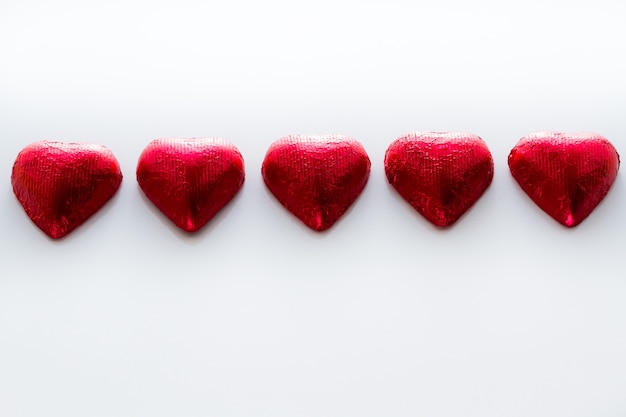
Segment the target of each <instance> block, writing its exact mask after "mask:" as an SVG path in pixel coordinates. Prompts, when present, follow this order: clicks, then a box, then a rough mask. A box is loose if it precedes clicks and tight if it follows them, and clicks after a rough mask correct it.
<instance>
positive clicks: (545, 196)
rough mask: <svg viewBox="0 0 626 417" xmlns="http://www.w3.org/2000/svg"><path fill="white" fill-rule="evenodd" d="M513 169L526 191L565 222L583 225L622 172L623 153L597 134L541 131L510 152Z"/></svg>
mask: <svg viewBox="0 0 626 417" xmlns="http://www.w3.org/2000/svg"><path fill="white" fill-rule="evenodd" d="M509 168H510V169H511V174H512V175H513V178H515V179H516V180H517V182H518V183H519V185H520V186H521V187H522V189H523V190H524V192H526V194H528V196H529V197H530V198H531V199H532V200H533V201H534V202H535V203H536V204H537V205H538V206H539V207H540V208H541V209H542V210H543V211H545V212H546V213H548V214H549V215H550V216H552V217H553V218H554V219H555V220H556V221H558V222H559V223H561V224H563V225H565V226H569V227H572V226H576V225H578V224H580V222H582V221H583V220H584V219H585V218H586V217H587V216H589V214H591V212H592V211H593V210H594V209H595V208H596V206H597V205H598V204H599V203H600V201H602V199H603V198H604V197H605V196H606V194H607V193H608V192H609V189H610V188H611V185H613V182H614V181H615V178H616V177H617V171H618V169H619V155H618V154H617V151H616V150H615V148H614V147H613V145H612V144H611V142H609V141H608V139H606V138H605V137H603V136H600V135H598V134H596V133H571V134H567V133H557V132H538V133H533V134H530V135H528V136H525V137H523V138H522V139H520V141H519V142H517V145H515V147H514V148H513V149H512V150H511V153H510V154H509Z"/></svg>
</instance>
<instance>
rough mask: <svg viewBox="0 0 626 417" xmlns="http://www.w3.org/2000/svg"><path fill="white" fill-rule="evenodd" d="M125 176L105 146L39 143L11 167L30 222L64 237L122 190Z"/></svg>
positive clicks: (56, 235) (19, 198) (25, 152)
mask: <svg viewBox="0 0 626 417" xmlns="http://www.w3.org/2000/svg"><path fill="white" fill-rule="evenodd" d="M121 182H122V172H121V170H120V166H119V163H118V162H117V160H116V159H115V156H114V155H113V153H112V152H111V151H110V150H109V149H107V148H105V147H104V146H100V145H94V144H82V143H62V142H49V141H41V142H36V143H33V144H31V145H29V146H27V147H26V148H24V149H23V150H22V151H21V152H20V153H19V154H18V156H17V159H16V160H15V163H14V165H13V172H12V175H11V183H12V185H13V192H14V193H15V196H16V197H17V199H18V201H19V202H20V204H21V205H22V207H24V210H25V211H26V214H27V215H28V217H30V219H31V220H32V221H33V222H34V223H35V224H36V225H37V226H38V227H39V228H40V229H41V230H43V231H44V232H45V233H46V234H47V235H48V236H50V237H52V238H54V239H57V238H61V237H63V236H65V235H67V234H68V233H70V232H71V231H72V230H74V229H76V228H77V227H78V226H80V225H81V224H83V223H84V222H85V221H86V220H87V219H88V218H89V217H90V216H92V215H93V214H94V213H95V212H97V211H98V210H99V209H100V208H101V207H102V206H103V205H104V204H105V203H106V202H107V201H108V200H109V199H110V198H111V197H113V195H114V194H115V192H116V191H117V190H118V188H119V186H120V184H121Z"/></svg>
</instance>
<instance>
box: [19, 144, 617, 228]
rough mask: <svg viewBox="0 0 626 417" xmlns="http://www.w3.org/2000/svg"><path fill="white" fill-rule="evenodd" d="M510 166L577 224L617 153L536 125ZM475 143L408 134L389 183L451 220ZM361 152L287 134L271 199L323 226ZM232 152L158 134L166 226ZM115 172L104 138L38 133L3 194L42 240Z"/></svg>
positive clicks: (149, 192) (224, 173)
mask: <svg viewBox="0 0 626 417" xmlns="http://www.w3.org/2000/svg"><path fill="white" fill-rule="evenodd" d="M508 162H509V167H510V170H511V173H512V175H513V177H514V178H515V179H516V180H517V182H518V183H519V185H520V186H521V188H522V189H523V190H524V191H525V192H526V193H527V194H528V195H529V197H530V198H531V199H532V200H533V201H534V202H535V203H536V204H537V205H538V206H539V207H540V208H541V209H543V210H544V211H545V212H546V213H548V214H549V215H550V216H552V217H553V218H554V219H555V220H557V221H558V222H560V223H561V224H563V225H565V226H569V227H571V226H576V225H577V224H579V223H580V222H582V221H583V220H584V219H585V218H586V217H587V216H588V215H589V214H590V213H591V212H592V211H593V210H594V208H595V207H596V206H597V205H598V204H599V203H600V201H601V200H602V199H603V198H604V197H605V196H606V194H607V193H608V191H609V189H610V188H611V185H612V184H613V182H614V181H615V178H616V176H617V172H618V169H619V155H618V154H617V151H616V150H615V148H614V147H613V145H612V144H611V142H609V141H608V140H607V139H606V138H604V137H602V136H600V135H597V134H593V133H575V134H564V133H555V132H539V133H533V134H531V135H528V136H525V137H524V138H522V139H521V140H520V141H519V142H518V143H517V145H515V147H514V148H513V149H512V150H511V153H510V155H509V161H508ZM493 170H494V164H493V158H492V156H491V153H490V152H489V149H488V147H487V145H486V144H485V142H484V141H483V140H482V139H481V138H480V137H478V136H476V135H472V134H467V133H440V132H413V133H409V134H407V135H404V136H402V137H400V138H398V139H397V140H396V141H394V142H393V143H392V144H391V145H390V146H389V148H388V149H387V152H386V154H385V173H386V176H387V179H388V180H389V183H390V184H391V185H392V186H393V187H394V188H395V189H396V190H397V191H398V193H399V194H400V195H401V196H402V197H403V198H404V199H405V200H406V201H408V203H409V204H411V206H413V207H414V208H415V209H416V210H417V211H418V212H419V213H420V214H422V215H423V216H424V217H425V218H426V219H428V220H429V221H430V222H432V223H433V224H435V225H437V226H441V227H446V226H450V225H451V224H453V223H454V222H456V221H457V220H458V219H459V218H460V217H461V216H462V215H463V213H465V212H466V211H467V210H468V209H469V208H470V207H471V206H472V205H473V204H474V203H475V202H476V201H477V200H478V199H479V198H480V197H481V195H482V194H483V193H484V191H485V190H486V189H487V187H489V185H490V184H491V181H492V179H493ZM369 172H370V160H369V157H368V156H367V153H366V152H365V149H364V148H363V146H362V145H361V144H360V143H359V142H357V141H356V140H354V139H352V138H350V137H346V136H341V135H326V136H298V135H296V136H287V137H284V138H282V139H279V140H278V141H276V142H274V143H273V144H272V145H271V146H270V148H269V149H268V151H267V154H266V156H265V159H264V161H263V166H262V175H263V179H264V181H265V184H266V185H267V187H268V189H269V190H270V191H271V192H272V194H274V196H275V197H276V198H277V199H278V200H279V201H280V203H281V204H282V205H283V206H284V207H285V208H286V209H287V210H289V211H290V212H291V213H293V214H294V215H295V216H296V217H298V218H299V219H300V220H301V221H302V222H303V223H305V224H306V225H307V226H309V227H310V228H312V229H314V230H316V231H322V230H325V229H328V228H329V227H331V226H332V225H333V224H334V223H335V222H336V221H337V220H338V219H339V218H340V217H341V216H342V215H343V214H344V213H345V212H346V210H347V209H348V207H349V206H350V205H351V204H352V203H354V201H355V200H356V199H357V197H358V196H359V195H360V193H361V191H362V190H363V188H364V187H365V185H366V183H367V180H368V177H369ZM244 177H245V172H244V163H243V158H242V156H241V153H240V152H239V150H238V149H237V148H236V147H235V146H234V145H233V144H231V143H230V142H228V141H226V140H224V139H219V138H193V139H188V138H185V139H157V140H155V141H152V142H151V143H150V144H149V145H148V146H147V147H146V148H145V149H144V151H143V152H142V154H141V156H140V158H139V162H138V165H137V181H138V183H139V186H140V187H141V189H142V190H143V192H144V193H145V195H146V196H147V198H148V199H149V200H150V201H152V203H154V205H155V206H156V207H158V209H159V210H160V211H161V212H162V213H163V214H164V215H165V216H167V217H168V218H169V219H170V220H171V221H172V222H173V223H174V224H175V225H176V226H178V227H180V228H181V229H183V230H185V231H187V232H195V231H197V230H199V229H200V228H202V227H203V226H205V225H206V224H207V223H208V222H209V220H211V218H213V216H214V215H215V214H216V213H217V212H218V211H219V210H221V209H222V208H223V207H224V206H225V205H226V204H227V203H228V202H229V201H230V200H231V199H232V198H233V197H234V196H235V194H237V192H238V191H239V190H240V188H241V186H242V185H243V182H244ZM121 181H122V172H121V170H120V166H119V163H118V162H117V159H116V158H115V156H114V155H113V153H112V152H111V151H110V150H109V149H107V148H106V147H104V146H101V145H94V144H77V143H62V142H47V141H42V142H37V143H33V144H31V145H29V146H27V147H26V148H24V149H23V150H22V151H21V152H20V153H19V155H18V156H17V159H16V161H15V164H14V165H13V172H12V176H11V182H12V185H13V191H14V193H15V196H16V197H17V199H18V201H19V202H20V204H21V205H22V207H23V208H24V210H25V212H26V214H27V215H28V216H29V217H30V219H31V220H32V221H33V223H35V224H36V225H37V226H38V227H39V228H40V229H41V230H43V231H44V232H45V233H46V234H47V235H48V236H50V237H52V238H55V239H56V238H60V237H63V236H65V235H67V234H68V233H70V232H71V231H72V230H74V229H75V228H76V227H78V226H80V225H81V224H83V223H84V222H85V221H86V220H87V219H88V218H89V217H90V216H91V215H93V214H94V213H95V212H96V211H98V210H99V209H100V208H101V207H102V206H103V205H104V204H105V203H106V202H107V201H108V200H109V199H110V198H111V197H112V196H113V195H114V194H115V193H116V191H117V189H118V188H119V186H120V184H121Z"/></svg>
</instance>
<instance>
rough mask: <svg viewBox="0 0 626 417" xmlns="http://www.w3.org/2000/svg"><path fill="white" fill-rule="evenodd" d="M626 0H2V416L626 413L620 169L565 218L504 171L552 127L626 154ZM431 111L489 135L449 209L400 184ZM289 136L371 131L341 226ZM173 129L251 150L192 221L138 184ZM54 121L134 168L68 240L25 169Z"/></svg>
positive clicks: (624, 208) (452, 124)
mask: <svg viewBox="0 0 626 417" xmlns="http://www.w3.org/2000/svg"><path fill="white" fill-rule="evenodd" d="M548 3H549V4H548ZM625 18H626V13H625V10H624V7H623V6H622V5H621V2H619V1H604V2H602V1H594V2H575V1H574V2H572V1H567V2H566V1H563V2H547V1H543V2H540V1H537V2H532V1H531V2H528V1H526V2H518V3H515V2H494V3H490V2H485V1H483V2H479V1H474V2H461V1H458V2H455V1H451V0H450V1H438V2H434V1H433V2H407V3H402V2H389V1H386V2H382V1H381V2H373V1H370V2H345V1H343V2H342V1H334V2H328V3H326V2H320V1H316V2H308V3H298V2H288V3H287V2H286V3H281V2H277V1H264V2H252V1H250V2H243V1H241V2H239V1H228V2H227V1H224V2H197V3H194V2H184V1H183V2H176V3H175V4H174V2H172V3H159V2H155V1H151V2H143V3H142V2H137V1H119V2H117V1H107V2H101V4H98V5H96V4H95V3H93V4H90V3H89V2H75V3H68V2H63V1H61V2H60V1H46V2H44V1H40V2H39V1H21V0H20V1H17V0H2V1H1V3H0V172H1V173H3V174H2V178H3V180H2V181H0V196H1V197H2V198H0V210H1V214H2V215H1V216H0V230H1V231H2V232H1V233H0V254H1V255H0V256H1V258H0V270H1V271H2V274H1V277H0V415H2V416H10V417H13V416H77V417H78V416H80V417H84V416H150V417H157V416H183V417H184V416H251V417H252V416H254V417H260V416H272V417H277V416H285V417H287V416H288V417H297V416H358V417H366V416H398V417H399V416H416V415H424V416H477V417H478V416H479V417H489V416H494V417H495V416H498V417H501V416H533V417H539V416H550V417H554V416H568V417H573V416H581V417H582V416H595V417H604V416H624V415H626V273H625V267H626V264H625V262H624V258H625V256H626V247H625V245H624V241H625V240H624V237H625V236H626V222H624V213H626V183H625V181H624V178H623V177H624V176H623V173H622V174H620V175H619V176H618V179H617V181H616V182H615V184H614V186H613V189H612V190H611V192H610V193H609V195H608V196H607V198H606V199H605V200H604V201H603V202H602V204H601V205H600V206H599V207H598V208H597V209H596V210H595V212H593V213H592V215H591V216H590V217H589V218H588V219H587V220H586V221H585V222H583V223H582V224H581V225H580V226H579V227H577V228H575V229H567V228H565V227H562V226H561V225H559V224H557V223H556V222H555V221H554V220H552V219H551V218H550V217H549V216H547V215H546V214H545V213H543V212H542V211H540V210H539V209H538V208H537V207H536V206H535V205H534V204H533V203H532V202H531V201H530V199H529V198H528V197H527V196H526V195H525V194H523V192H522V191H521V190H520V189H519V187H518V186H517V184H516V183H515V182H514V180H513V179H512V178H511V176H510V174H509V171H508V167H507V164H506V159H507V155H508V152H509V151H510V149H511V148H512V147H513V146H514V145H515V143H516V142H517V140H518V139H519V138H520V137H522V136H524V135H526V134H528V133H530V132H533V131H537V130H556V131H570V132H571V131H595V132H597V133H600V134H602V135H604V136H606V137H608V138H609V139H610V140H612V141H613V143H614V145H615V146H616V148H617V149H618V151H621V152H623V153H624V154H626V121H625V117H624V111H625V109H626V82H625V79H626V61H625V56H626V55H625V50H626V49H625V48H626V25H625V24H624V20H625ZM412 130H444V131H468V132H472V133H475V134H478V135H479V136H481V137H482V138H483V139H484V140H485V141H486V142H487V144H488V145H489V147H490V148H491V151H492V153H493V156H494V159H495V168H496V170H495V178H494V181H493V184H492V186H491V188H490V189H489V190H488V191H487V192H486V193H485V195H484V196H483V198H482V199H481V200H480V201H479V202H478V203H477V204H476V205H475V206H474V207H473V208H472V209H471V210H470V211H469V212H468V213H466V215H465V216H464V217H462V218H461V220H460V221H459V222H458V223H457V224H456V225H455V226H454V227H452V228H450V229H447V230H439V229H436V228H435V227H433V226H431V225H430V224H429V223H428V222H427V221H425V220H424V219H423V218H421V217H420V216H419V214H417V213H416V212H415V211H414V210H413V209H412V208H411V207H410V206H409V205H408V204H407V203H406V202H404V201H403V200H402V199H401V198H400V197H399V196H398V195H396V193H395V192H394V191H393V189H392V188H391V187H390V186H389V185H388V184H387V182H386V179H385V177H384V173H383V157H384V152H385V149H386V147H387V146H388V144H389V143H391V141H393V140H394V139H395V138H397V137H398V136H400V135H402V134H404V133H407V132H409V131H412ZM292 133H302V134H326V133H339V134H346V135H350V136H353V137H355V138H357V139H358V140H360V141H361V142H362V143H363V145H364V147H365V148H366V149H367V151H368V153H369V155H370V158H371V160H372V173H371V177H370V181H369V184H368V186H367V187H366V189H365V190H364V192H363V194H362V195H361V197H360V198H359V200H357V202H356V203H355V205H354V206H353V207H352V208H351V210H349V212H348V213H347V214H346V215H345V216H344V217H343V218H342V219H341V220H340V221H339V222H338V223H337V224H335V226H334V227H333V228H332V229H331V230H330V231H328V232H327V233H323V234H319V233H315V232H312V231H310V230H308V229H307V228H306V227H305V226H303V225H302V224H300V223H299V221H298V220H296V219H295V218H294V217H293V216H291V215H290V214H288V213H287V212H286V211H285V210H284V209H283V208H282V207H281V206H280V205H279V204H278V203H277V202H276V201H275V199H274V198H273V197H272V196H271V194H269V192H268V191H267V190H266V189H265V187H264V185H263V182H262V179H261V175H260V166H261V163H262V160H263V157H264V154H265V151H266V149H267V147H268V146H269V145H270V143H271V142H273V141H274V140H276V139H278V138H280V137H282V136H285V135H288V134H292ZM177 136H222V137H225V138H227V139H229V140H231V141H232V142H233V143H235V144H236V145H237V146H238V147H239V149H240V150H241V152H242V154H243V155H244V158H245V162H246V174H247V177H246V183H245V185H244V187H243V189H242V190H241V192H240V194H239V195H238V196H237V197H236V198H235V199H234V200H233V202H232V204H230V205H229V206H228V207H227V208H226V209H224V210H223V211H222V212H221V213H220V214H219V215H218V216H217V217H216V218H214V219H213V220H212V222H211V223H210V224H209V225H208V226H207V227H206V228H205V229H203V230H202V231H201V232H199V233H197V234H196V235H193V236H190V235H186V234H184V233H183V232H181V231H179V230H177V229H176V228H175V227H174V226H173V225H172V224H170V223H169V222H168V221H167V220H166V219H165V218H164V217H163V216H162V215H161V214H160V213H159V212H158V211H156V210H155V209H154V208H153V207H152V206H151V204H150V203H149V202H148V201H147V200H146V199H145V198H144V197H143V196H142V194H141V193H140V191H139V189H138V187H137V184H136V181H135V177H134V170H135V166H136V162H137V157H138V156H139V154H140V152H141V150H142V149H143V147H144V146H146V145H147V144H148V142H149V141H151V140H152V139H155V138H158V137H177ZM41 139H49V140H61V141H82V142H92V143H99V144H103V145H105V146H107V147H109V148H110V149H111V150H112V151H113V152H114V153H115V155H116V156H117V157H118V159H119V161H120V163H121V166H122V170H123V172H124V175H125V178H124V182H123V184H122V187H121V189H120V191H119V193H118V194H117V196H116V197H115V198H114V199H113V200H112V201H111V202H110V204H108V205H107V206H106V207H104V208H103V209H102V210H101V211H100V212H99V213H98V214H97V215H95V216H94V217H93V218H91V219H90V220H89V221H88V223H86V224H84V225H83V226H82V227H80V228H79V229H77V230H76V231H75V232H74V233H72V234H71V235H69V236H68V237H67V238H65V239H63V240H60V241H52V240H50V239H48V238H47V237H46V236H45V235H44V234H43V233H42V232H41V231H40V230H39V229H37V228H36V227H35V226H34V225H33V224H32V223H31V222H30V221H29V220H28V218H27V217H26V215H25V214H24V212H23V210H22V208H21V207H20V205H19V204H18V203H17V201H16V200H15V198H14V197H13V195H12V191H11V186H10V180H9V177H10V172H11V166H12V164H13V161H14V159H15V156H16V155H17V153H18V152H19V151H20V150H21V149H22V148H23V147H24V146H26V145H27V144H29V143H31V142H34V141H36V140H41Z"/></svg>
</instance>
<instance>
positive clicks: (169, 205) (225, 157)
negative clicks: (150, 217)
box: [137, 138, 245, 232]
mask: <svg viewBox="0 0 626 417" xmlns="http://www.w3.org/2000/svg"><path fill="white" fill-rule="evenodd" d="M244 177H245V173H244V164H243V158H242V156H241V153H240V152H239V150H238V149H237V148H236V147H235V146H234V145H233V144H231V143H230V142H228V141H226V140H224V139H221V138H182V139H157V140H154V141H152V142H150V144H149V145H148V146H147V147H146V148H145V149H144V150H143V152H142V153H141V156H140V157H139V162H138V164H137V182H138V183H139V186H140V187H141V189H142V190H143V192H144V194H145V195H146V197H148V199H149V200H150V201H152V203H154V205H155V206H156V207H157V208H158V209H159V210H161V212H163V214H165V216H167V218H169V219H170V220H171V221H172V222H173V223H174V224H175V225H176V226H178V227H180V228H181V229H183V230H184V231H186V232H195V231H198V230H199V229H201V228H202V227H203V226H204V225H206V224H207V223H208V222H209V220H211V219H212V218H213V216H215V214H217V212H218V211H220V210H221V209H222V208H223V207H224V206H225V205H226V204H227V203H228V202H229V201H230V200H232V198H233V197H234V196H235V195H236V194H237V192H238V191H239V190H240V189H241V186H242V185H243V182H244Z"/></svg>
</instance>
